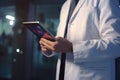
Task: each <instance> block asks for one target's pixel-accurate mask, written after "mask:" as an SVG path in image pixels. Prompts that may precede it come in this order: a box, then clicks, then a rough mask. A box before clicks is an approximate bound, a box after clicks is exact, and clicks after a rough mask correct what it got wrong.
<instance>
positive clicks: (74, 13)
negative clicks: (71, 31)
mask: <svg viewBox="0 0 120 80" xmlns="http://www.w3.org/2000/svg"><path fill="white" fill-rule="evenodd" d="M85 1H86V0H79V1H78V4H77V5H76V8H75V9H74V11H73V13H72V15H71V17H70V20H69V22H70V23H72V22H73V20H74V19H75V17H76V14H77V13H78V11H79V9H80V8H81V7H82V5H83V4H84V2H85Z"/></svg>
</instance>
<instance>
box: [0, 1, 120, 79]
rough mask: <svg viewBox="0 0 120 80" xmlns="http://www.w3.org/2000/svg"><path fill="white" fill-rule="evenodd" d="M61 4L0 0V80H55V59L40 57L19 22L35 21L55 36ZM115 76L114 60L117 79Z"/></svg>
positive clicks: (31, 37)
mask: <svg viewBox="0 0 120 80" xmlns="http://www.w3.org/2000/svg"><path fill="white" fill-rule="evenodd" d="M64 1H65V0H0V80H55V73H56V61H57V56H54V57H51V58H47V57H45V56H43V55H42V54H41V50H40V47H39V44H38V39H37V38H36V36H35V35H33V34H32V33H31V32H30V31H29V30H28V29H26V28H25V27H24V26H23V25H22V22H23V21H36V20H38V21H40V22H41V23H42V24H43V25H45V28H46V29H47V30H48V31H50V32H51V33H52V34H53V35H55V34H56V30H57V26H58V23H59V14H60V9H61V6H62V4H63V3H64ZM119 75H120V59H117V60H116V79H117V80H120V77H119Z"/></svg>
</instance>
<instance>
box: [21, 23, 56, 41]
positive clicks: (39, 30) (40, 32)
mask: <svg viewBox="0 0 120 80" xmlns="http://www.w3.org/2000/svg"><path fill="white" fill-rule="evenodd" d="M23 25H25V26H26V27H27V28H28V29H29V30H30V31H31V32H33V33H34V34H35V35H36V36H37V37H38V38H39V39H41V38H45V39H48V40H51V41H55V38H54V36H53V35H52V34H51V33H50V32H49V31H47V30H46V29H45V28H44V27H43V25H42V24H40V23H39V21H30V22H23Z"/></svg>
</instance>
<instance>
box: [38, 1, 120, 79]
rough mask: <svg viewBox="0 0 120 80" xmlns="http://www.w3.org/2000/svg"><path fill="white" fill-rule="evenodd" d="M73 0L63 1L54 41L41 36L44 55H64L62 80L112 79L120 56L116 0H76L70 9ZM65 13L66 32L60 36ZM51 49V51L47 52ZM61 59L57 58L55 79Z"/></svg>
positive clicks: (118, 13) (63, 30)
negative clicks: (56, 53)
mask: <svg viewBox="0 0 120 80" xmlns="http://www.w3.org/2000/svg"><path fill="white" fill-rule="evenodd" d="M74 1H75V0H66V2H65V3H64V4H63V6H62V9H61V15H60V24H59V27H58V32H57V37H56V41H50V40H48V39H45V38H42V39H40V41H39V43H40V46H41V49H42V51H43V52H44V53H43V54H44V55H47V56H51V55H53V54H54V52H58V54H59V56H61V54H62V53H63V52H64V53H65V54H66V62H65V77H64V80H115V59H116V58H117V57H119V56H120V8H119V5H118V1H117V0H79V2H78V3H77V5H76V7H72V8H70V6H73V4H74ZM71 3H72V4H71ZM69 9H71V10H70V12H69ZM68 13H70V14H69V15H68ZM68 16H70V18H69V21H68V28H67V35H66V37H65V38H63V35H64V32H65V26H66V24H67V18H68ZM51 51H52V52H53V54H51V55H48V53H49V52H51ZM60 61H61V60H60V57H59V58H58V64H57V72H56V80H58V77H59V70H60Z"/></svg>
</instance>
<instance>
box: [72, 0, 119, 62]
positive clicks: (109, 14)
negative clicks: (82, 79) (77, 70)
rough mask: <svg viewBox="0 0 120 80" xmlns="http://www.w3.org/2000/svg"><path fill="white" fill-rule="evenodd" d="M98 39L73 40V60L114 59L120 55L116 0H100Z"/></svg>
mask: <svg viewBox="0 0 120 80" xmlns="http://www.w3.org/2000/svg"><path fill="white" fill-rule="evenodd" d="M99 10H100V16H99V35H100V39H92V40H84V41H77V42H73V55H74V61H75V62H80V61H86V60H87V61H96V60H108V59H115V58H117V57H119V56H120V8H119V6H118V3H117V0H100V4H99Z"/></svg>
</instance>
